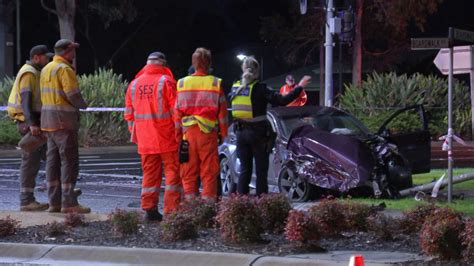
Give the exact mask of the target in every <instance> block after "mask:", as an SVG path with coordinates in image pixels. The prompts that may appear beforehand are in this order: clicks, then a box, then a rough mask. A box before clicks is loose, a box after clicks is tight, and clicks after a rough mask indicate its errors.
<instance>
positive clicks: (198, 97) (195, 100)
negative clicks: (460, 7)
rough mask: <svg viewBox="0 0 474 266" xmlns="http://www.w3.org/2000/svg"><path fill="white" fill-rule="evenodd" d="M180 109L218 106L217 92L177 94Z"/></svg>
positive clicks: (185, 92) (184, 92)
mask: <svg viewBox="0 0 474 266" xmlns="http://www.w3.org/2000/svg"><path fill="white" fill-rule="evenodd" d="M177 101H178V102H179V103H180V107H182V108H187V107H211V108H213V107H214V108H217V107H218V106H219V91H182V92H180V93H178V100H177Z"/></svg>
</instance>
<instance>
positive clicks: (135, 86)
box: [132, 80, 138, 105]
mask: <svg viewBox="0 0 474 266" xmlns="http://www.w3.org/2000/svg"><path fill="white" fill-rule="evenodd" d="M137 81H138V80H134V81H133V84H132V105H133V103H134V102H135V90H136V88H137Z"/></svg>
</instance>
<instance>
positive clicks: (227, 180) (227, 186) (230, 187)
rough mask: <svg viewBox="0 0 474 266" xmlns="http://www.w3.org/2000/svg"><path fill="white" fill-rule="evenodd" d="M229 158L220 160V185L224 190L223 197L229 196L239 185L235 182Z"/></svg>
mask: <svg viewBox="0 0 474 266" xmlns="http://www.w3.org/2000/svg"><path fill="white" fill-rule="evenodd" d="M229 163H230V162H229V158H227V157H225V156H224V157H221V158H220V173H219V176H220V183H221V188H222V194H221V195H222V196H228V195H230V194H231V193H234V192H235V191H236V190H237V185H236V184H235V182H234V179H233V178H232V174H231V168H230V164H229Z"/></svg>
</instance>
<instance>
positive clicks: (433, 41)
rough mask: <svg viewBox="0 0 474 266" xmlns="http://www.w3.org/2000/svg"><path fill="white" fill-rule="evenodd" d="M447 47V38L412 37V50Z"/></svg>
mask: <svg viewBox="0 0 474 266" xmlns="http://www.w3.org/2000/svg"><path fill="white" fill-rule="evenodd" d="M448 47H449V39H448V38H412V39H411V49H412V50H429V49H441V48H448Z"/></svg>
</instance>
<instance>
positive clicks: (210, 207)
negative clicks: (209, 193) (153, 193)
mask: <svg viewBox="0 0 474 266" xmlns="http://www.w3.org/2000/svg"><path fill="white" fill-rule="evenodd" d="M179 211H181V212H185V213H187V214H189V216H191V217H192V219H193V223H194V224H195V225H196V226H197V227H198V228H211V227H213V226H214V224H215V220H214V218H215V216H216V214H217V204H216V203H214V202H209V201H206V200H202V199H199V198H196V199H192V200H186V201H184V202H182V203H181V205H180V207H179Z"/></svg>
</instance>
